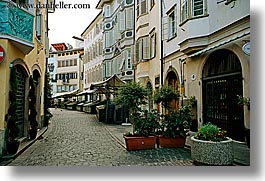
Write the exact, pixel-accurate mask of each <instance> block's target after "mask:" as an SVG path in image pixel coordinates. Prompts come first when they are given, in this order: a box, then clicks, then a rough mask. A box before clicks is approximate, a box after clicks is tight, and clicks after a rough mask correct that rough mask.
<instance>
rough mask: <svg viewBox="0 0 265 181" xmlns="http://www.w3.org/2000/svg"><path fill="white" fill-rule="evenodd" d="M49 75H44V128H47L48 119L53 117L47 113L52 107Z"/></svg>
mask: <svg viewBox="0 0 265 181" xmlns="http://www.w3.org/2000/svg"><path fill="white" fill-rule="evenodd" d="M50 80H51V78H50V74H49V72H47V73H46V74H45V86H44V126H48V122H49V119H50V118H51V117H52V116H53V115H52V114H51V112H50V111H49V108H50V107H52V101H51V100H52V86H51V84H50Z"/></svg>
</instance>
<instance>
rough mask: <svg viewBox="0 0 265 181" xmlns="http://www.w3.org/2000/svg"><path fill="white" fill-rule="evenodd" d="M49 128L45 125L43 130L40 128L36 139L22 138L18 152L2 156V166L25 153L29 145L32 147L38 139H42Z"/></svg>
mask: <svg viewBox="0 0 265 181" xmlns="http://www.w3.org/2000/svg"><path fill="white" fill-rule="evenodd" d="M47 129H48V127H44V128H42V129H41V130H39V131H38V133H37V136H36V138H35V139H34V140H29V139H27V138H23V139H21V140H20V145H19V148H18V151H17V153H16V154H15V155H5V156H3V157H2V158H0V166H5V165H8V164H9V163H10V162H12V161H13V160H14V159H15V158H16V157H17V156H19V155H20V154H21V153H23V152H24V151H25V150H26V149H27V148H28V147H30V146H31V145H32V144H33V143H35V142H36V141H37V140H38V139H41V138H42V135H43V134H44V133H45V132H46V131H47Z"/></svg>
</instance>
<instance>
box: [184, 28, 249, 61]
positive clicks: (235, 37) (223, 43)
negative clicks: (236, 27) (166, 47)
mask: <svg viewBox="0 0 265 181" xmlns="http://www.w3.org/2000/svg"><path fill="white" fill-rule="evenodd" d="M249 34H250V31H247V32H244V33H241V34H237V35H235V36H233V37H231V38H229V39H228V40H225V41H222V42H220V43H217V44H215V45H212V46H209V47H208V48H205V49H203V50H200V51H198V52H196V53H193V54H191V55H189V56H188V57H189V58H191V57H195V56H197V55H200V54H203V53H206V52H208V51H210V50H212V49H215V48H218V47H220V46H222V45H225V44H227V43H230V42H232V41H234V40H237V39H239V38H242V37H244V36H246V35H249Z"/></svg>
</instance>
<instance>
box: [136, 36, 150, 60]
mask: <svg viewBox="0 0 265 181" xmlns="http://www.w3.org/2000/svg"><path fill="white" fill-rule="evenodd" d="M135 54H136V61H141V60H149V59H150V37H149V36H145V37H142V38H140V39H139V40H137V42H136V47H135Z"/></svg>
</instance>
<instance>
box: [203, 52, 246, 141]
mask: <svg viewBox="0 0 265 181" xmlns="http://www.w3.org/2000/svg"><path fill="white" fill-rule="evenodd" d="M202 88H203V90H202V93H203V122H204V123H207V122H212V123H213V124H216V125H217V126H219V127H221V128H222V129H225V130H227V132H228V136H229V137H231V138H232V139H235V140H238V141H244V110H243V106H240V105H238V104H237V102H238V99H237V98H238V97H237V95H243V81H242V67H241V63H240V60H239V59H238V57H237V56H236V55H235V54H234V53H233V52H232V51H230V50H225V49H222V50H217V51H215V52H213V53H212V54H211V55H210V56H209V58H208V59H207V61H206V63H205V65H204V68H203V72H202Z"/></svg>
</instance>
